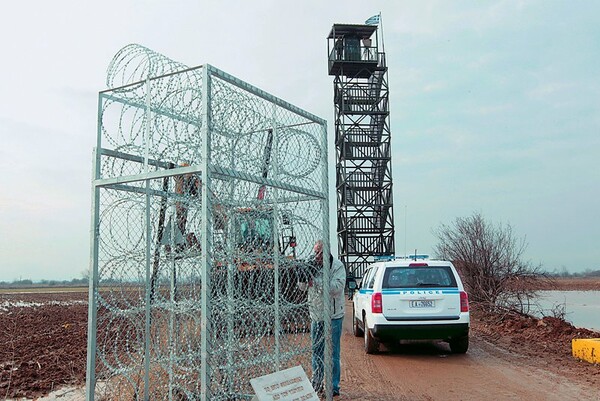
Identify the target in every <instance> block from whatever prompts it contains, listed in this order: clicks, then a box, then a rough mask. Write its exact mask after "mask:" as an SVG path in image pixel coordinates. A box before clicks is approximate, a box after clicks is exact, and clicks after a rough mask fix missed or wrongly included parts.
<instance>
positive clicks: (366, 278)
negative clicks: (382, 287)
mask: <svg viewBox="0 0 600 401" xmlns="http://www.w3.org/2000/svg"><path fill="white" fill-rule="evenodd" d="M372 271H373V269H367V271H366V272H365V275H364V276H363V278H362V281H361V283H360V288H362V289H365V288H367V283H368V282H369V279H370V278H371V272H372Z"/></svg>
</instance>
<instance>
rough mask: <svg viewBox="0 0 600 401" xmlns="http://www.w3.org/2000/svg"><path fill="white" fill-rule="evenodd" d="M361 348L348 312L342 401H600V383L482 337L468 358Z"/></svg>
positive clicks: (419, 347)
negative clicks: (562, 370)
mask: <svg viewBox="0 0 600 401" xmlns="http://www.w3.org/2000/svg"><path fill="white" fill-rule="evenodd" d="M347 306H348V307H347V309H346V310H347V311H351V310H352V309H351V304H350V303H349V304H348V305H347ZM362 346H363V341H362V338H356V337H354V336H353V335H352V329H351V319H350V316H349V315H348V313H347V314H346V318H345V319H344V332H343V335H342V364H343V365H342V383H341V387H342V391H341V392H342V395H341V396H340V398H339V400H340V401H342V400H373V401H375V400H378V401H379V400H394V401H396V400H398V401H400V400H445V401H449V400H465V401H468V400H473V401H474V400H477V401H480V400H527V401H537V400H540V401H541V400H557V401H559V400H560V401H564V400H600V388H598V387H597V386H596V385H597V380H594V381H591V382H590V381H588V380H587V378H585V377H578V376H575V375H572V374H567V375H563V374H561V373H560V371H559V370H560V367H558V366H555V367H552V366H550V367H548V366H543V365H542V366H541V365H540V363H539V361H533V360H531V359H529V358H527V357H524V356H519V354H518V353H513V352H509V351H506V350H503V349H501V348H499V347H497V346H495V345H493V344H491V343H488V342H486V341H484V340H483V339H481V338H479V337H477V336H472V337H471V344H470V348H469V351H468V353H467V354H466V355H453V354H451V353H450V350H449V348H448V346H447V345H446V344H444V343H440V344H436V345H432V344H406V345H404V344H403V345H400V344H399V345H397V346H394V347H393V348H392V349H386V348H385V347H383V346H382V347H381V352H380V353H379V354H377V355H367V354H365V352H364V350H363V348H362ZM557 364H558V362H557ZM598 372H599V373H600V367H598ZM596 379H597V377H596ZM337 399H338V398H336V400H337Z"/></svg>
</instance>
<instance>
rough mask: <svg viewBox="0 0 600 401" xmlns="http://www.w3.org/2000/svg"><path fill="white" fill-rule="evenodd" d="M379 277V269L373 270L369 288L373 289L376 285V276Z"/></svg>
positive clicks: (368, 284)
mask: <svg viewBox="0 0 600 401" xmlns="http://www.w3.org/2000/svg"><path fill="white" fill-rule="evenodd" d="M376 275H377V269H375V268H373V269H371V276H370V277H369V282H368V283H367V288H373V285H374V284H375V276H376Z"/></svg>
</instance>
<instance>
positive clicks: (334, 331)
mask: <svg viewBox="0 0 600 401" xmlns="http://www.w3.org/2000/svg"><path fill="white" fill-rule="evenodd" d="M343 320H344V318H343V317H341V318H339V319H332V320H331V347H332V352H331V356H332V359H333V361H332V365H333V392H334V393H339V392H340V341H341V339H342V321H343ZM324 329H325V327H324V324H323V322H314V321H313V322H312V323H311V326H310V336H311V339H312V385H313V388H314V389H315V390H316V391H319V390H322V389H323V388H324V387H323V373H324V369H325V366H324V365H325V364H324V361H323V360H324V354H325V341H324V340H325V337H324V335H323V334H324Z"/></svg>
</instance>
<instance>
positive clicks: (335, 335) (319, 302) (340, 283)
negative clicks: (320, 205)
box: [299, 240, 346, 397]
mask: <svg viewBox="0 0 600 401" xmlns="http://www.w3.org/2000/svg"><path fill="white" fill-rule="evenodd" d="M313 251H314V253H315V266H316V272H315V274H314V275H313V276H312V277H311V278H310V279H309V281H308V283H299V286H300V289H302V290H307V289H308V311H309V313H310V319H311V327H310V329H311V330H310V332H311V340H312V385H313V388H314V389H315V391H317V392H322V391H323V389H324V386H323V376H324V374H323V373H324V354H325V336H324V329H325V327H324V322H323V319H324V317H330V318H331V345H332V365H333V383H332V384H333V396H334V397H335V396H338V395H339V394H340V341H341V337H342V321H343V319H344V303H345V296H344V286H345V284H346V269H345V268H344V264H343V263H342V262H341V261H339V260H338V259H336V258H334V257H333V256H331V255H329V261H330V271H329V294H324V291H323V241H321V240H319V241H317V243H316V244H315V246H314V248H313ZM325 296H328V297H329V303H330V308H331V309H330V310H329V311H324V309H323V305H324V299H325Z"/></svg>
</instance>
